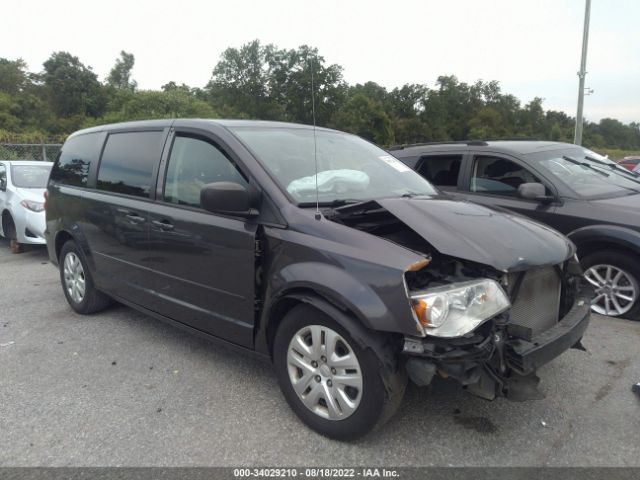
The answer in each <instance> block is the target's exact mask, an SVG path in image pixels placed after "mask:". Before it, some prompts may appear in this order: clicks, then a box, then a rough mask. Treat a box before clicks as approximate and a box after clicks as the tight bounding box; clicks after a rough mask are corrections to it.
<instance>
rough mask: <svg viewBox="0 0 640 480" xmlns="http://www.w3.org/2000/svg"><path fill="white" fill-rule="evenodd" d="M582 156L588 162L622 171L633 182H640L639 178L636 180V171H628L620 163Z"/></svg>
mask: <svg viewBox="0 0 640 480" xmlns="http://www.w3.org/2000/svg"><path fill="white" fill-rule="evenodd" d="M584 158H585V159H586V160H589V161H590V162H593V163H597V164H598V165H604V166H605V167H607V168H609V169H610V170H615V171H616V172H621V173H624V174H626V175H627V176H628V177H629V178H630V179H632V180H633V181H634V182H638V183H640V180H638V175H637V174H636V173H634V172H630V171H629V170H627V169H626V168H624V167H621V166H620V165H618V164H617V163H607V162H603V161H602V160H598V159H597V158H593V157H590V156H589V155H585V157H584Z"/></svg>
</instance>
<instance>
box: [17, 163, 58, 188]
mask: <svg viewBox="0 0 640 480" xmlns="http://www.w3.org/2000/svg"><path fill="white" fill-rule="evenodd" d="M49 172H51V165H12V166H11V183H12V184H13V186H14V187H18V188H45V187H46V186H47V181H48V180H49Z"/></svg>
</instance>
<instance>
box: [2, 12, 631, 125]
mask: <svg viewBox="0 0 640 480" xmlns="http://www.w3.org/2000/svg"><path fill="white" fill-rule="evenodd" d="M584 3H585V2H584V0H484V1H483V0H415V1H409V0H407V1H404V0H393V1H391V0H387V1H374V0H363V1H361V0H357V1H356V0H314V1H307V0H262V1H248V0H225V1H215V0H208V1H195V0H180V1H175V0H173V1H165V0H153V1H146V0H144V1H139V0H126V1H121V0H109V1H108V2H99V3H94V2H92V1H88V0H83V1H69V0H27V1H17V0H8V1H4V2H3V8H2V10H3V18H4V21H3V22H2V28H0V57H7V58H10V59H15V58H18V57H22V58H23V59H24V60H25V61H26V62H27V63H28V65H29V68H30V69H31V70H34V71H40V70H41V69H42V63H43V62H44V61H45V60H46V59H47V58H48V57H49V55H50V54H51V52H53V51H58V50H66V51H69V52H71V53H72V54H74V55H77V56H78V57H80V60H81V61H82V62H83V63H84V64H85V65H90V66H91V67H93V69H94V71H95V72H96V73H97V74H98V76H99V77H100V79H101V80H102V79H104V78H105V77H106V75H107V74H108V72H109V70H110V69H111V67H112V66H113V63H114V61H115V59H116V58H117V56H118V53H119V52H120V50H126V51H128V52H131V53H133V54H134V55H135V58H136V65H135V68H134V71H133V77H134V78H135V79H136V80H137V81H138V85H139V87H140V88H154V89H157V88H159V87H160V86H161V85H163V84H165V83H167V82H168V81H170V80H173V81H175V82H177V83H182V82H184V83H187V84H189V85H191V86H199V87H202V86H204V85H205V84H206V83H207V81H208V80H209V78H210V77H211V70H212V69H213V67H214V65H215V64H216V62H217V60H218V58H219V56H220V53H221V52H222V51H223V50H224V49H225V48H227V47H229V46H235V47H237V46H240V45H241V44H243V43H246V42H249V41H251V40H252V39H255V38H258V39H260V41H262V42H263V43H273V44H275V45H277V46H279V47H281V48H295V47H297V46H299V45H302V44H308V45H312V46H316V47H318V49H319V51H320V54H321V55H323V56H324V57H325V59H326V60H327V61H328V62H330V63H338V64H340V65H342V66H343V67H344V76H345V79H346V80H347V81H348V82H349V83H363V82H366V81H369V80H372V81H374V82H377V83H379V84H381V85H384V86H385V87H387V88H393V87H396V86H400V85H402V84H405V83H426V84H427V85H429V86H431V87H432V86H433V85H434V83H435V80H436V78H437V77H438V76H439V75H448V74H453V75H456V76H457V77H458V78H459V79H461V80H462V81H466V82H473V81H475V80H477V79H483V80H499V81H500V84H501V85H502V89H503V91H504V92H508V93H513V94H514V95H516V96H517V97H518V98H519V99H520V100H521V101H522V102H523V103H526V102H528V101H529V100H531V99H532V98H533V97H534V96H540V97H543V98H544V99H545V102H544V106H545V108H548V109H557V110H564V111H566V112H567V113H569V114H571V115H575V106H576V99H577V85H578V77H577V75H576V72H577V71H578V69H579V65H580V48H581V42H582V24H583V18H584ZM587 71H588V72H589V73H588V75H587V81H586V85H587V86H589V87H591V88H592V89H593V90H594V91H595V93H594V94H593V95H590V96H587V97H585V116H586V118H587V119H588V120H592V121H597V120H599V119H600V118H602V117H614V118H618V119H620V120H622V121H624V122H630V121H640V0H593V1H592V11H591V31H590V37H589V57H588V61H587Z"/></svg>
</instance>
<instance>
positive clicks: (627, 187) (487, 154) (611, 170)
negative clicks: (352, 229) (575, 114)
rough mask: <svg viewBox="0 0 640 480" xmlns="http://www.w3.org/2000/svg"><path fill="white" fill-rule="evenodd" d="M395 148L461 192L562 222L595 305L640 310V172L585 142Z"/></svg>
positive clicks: (614, 311)
mask: <svg viewBox="0 0 640 480" xmlns="http://www.w3.org/2000/svg"><path fill="white" fill-rule="evenodd" d="M390 151H391V153H392V154H393V155H394V156H395V157H397V158H399V159H400V160H402V161H403V162H404V163H405V164H406V165H408V166H410V167H411V168H413V169H415V170H416V171H417V172H418V173H420V174H421V175H422V176H423V177H424V178H426V179H428V180H429V181H430V182H431V183H433V184H435V185H436V186H437V187H438V188H440V189H441V190H443V191H444V192H446V193H448V194H450V195H452V196H453V197H454V198H457V199H465V200H472V201H474V202H476V203H480V204H482V205H487V206H492V207H504V208H507V209H509V210H512V211H514V212H518V213H521V214H523V215H526V216H528V217H531V218H533V219H535V220H538V221H540V222H543V223H546V224H547V225H549V226H551V227H553V228H555V229H556V230H559V231H560V232H562V233H564V234H565V235H567V236H568V237H569V238H570V239H571V240H573V242H574V243H575V244H576V246H577V248H578V257H579V258H580V263H581V264H582V268H583V269H584V271H585V278H586V279H587V280H588V281H589V282H590V283H591V284H592V286H593V287H594V290H595V294H594V295H595V296H594V299H593V306H592V308H593V310H594V311H595V312H597V313H601V314H604V315H610V316H616V317H617V316H622V317H626V318H632V319H638V317H639V316H640V315H639V314H640V195H638V194H639V193H640V177H638V176H637V175H636V174H634V173H631V172H629V171H628V170H626V169H625V168H623V167H621V166H619V165H617V164H616V163H615V162H613V161H611V160H609V159H607V158H605V157H602V156H601V155H598V154H597V153H595V152H592V151H590V150H587V149H585V148H582V147H580V146H577V145H572V144H567V143H558V142H543V141H532V140H527V141H524V140H520V141H489V142H483V141H470V142H447V143H431V144H421V145H407V146H399V147H393V148H392V149H390Z"/></svg>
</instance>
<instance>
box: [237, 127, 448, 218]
mask: <svg viewBox="0 0 640 480" xmlns="http://www.w3.org/2000/svg"><path fill="white" fill-rule="evenodd" d="M231 130H232V131H233V132H234V133H235V134H236V135H237V136H238V137H239V138H240V139H241V140H242V141H243V142H244V143H245V145H246V146H248V147H249V148H250V149H251V150H252V151H253V153H254V154H255V155H256V156H257V157H258V159H259V160H260V161H261V163H262V164H263V165H264V167H265V168H266V169H267V170H268V171H269V173H270V174H271V175H272V177H273V178H275V180H276V181H277V182H278V183H279V184H280V187H281V188H282V189H283V190H285V191H286V192H288V193H289V195H290V196H291V197H292V198H293V199H294V201H295V202H296V203H297V204H298V205H300V206H306V205H311V204H315V201H316V180H317V190H318V200H319V202H320V203H321V204H325V205H326V204H339V203H350V202H359V201H364V200H373V199H376V198H383V197H399V196H403V195H404V196H414V195H434V194H435V193H436V190H435V188H434V187H433V186H432V185H431V184H430V183H429V182H427V181H426V180H425V179H423V178H422V177H421V176H420V175H418V174H417V173H415V172H414V171H413V170H411V169H410V168H409V167H407V166H406V165H405V164H403V163H402V162H400V161H399V160H397V159H396V158H394V157H392V156H391V155H389V154H388V153H387V152H385V151H384V150H382V149H380V148H378V147H376V146H375V145H372V144H371V143H369V142H367V141H365V140H363V139H361V138H359V137H356V136H355V135H350V134H347V133H342V132H335V131H328V130H322V129H318V130H316V138H315V140H314V133H313V129H311V128H286V127H283V128H273V127H244V126H242V127H240V126H239V127H232V128H231ZM316 159H317V171H318V175H317V177H316Z"/></svg>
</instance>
